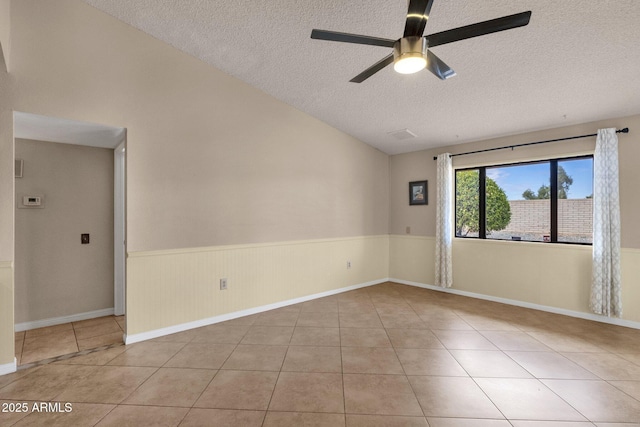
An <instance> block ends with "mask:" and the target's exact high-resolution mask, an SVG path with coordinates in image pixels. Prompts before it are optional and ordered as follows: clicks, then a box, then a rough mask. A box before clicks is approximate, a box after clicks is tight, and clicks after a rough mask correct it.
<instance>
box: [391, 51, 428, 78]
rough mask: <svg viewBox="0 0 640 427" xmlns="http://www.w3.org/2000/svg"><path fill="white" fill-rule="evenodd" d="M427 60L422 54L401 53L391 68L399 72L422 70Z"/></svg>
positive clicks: (406, 72) (409, 72) (410, 72)
mask: <svg viewBox="0 0 640 427" xmlns="http://www.w3.org/2000/svg"><path fill="white" fill-rule="evenodd" d="M426 66H427V60H426V58H425V57H424V56H422V54H419V53H418V54H411V55H403V56H401V57H400V58H398V59H397V60H396V61H395V63H394V64H393V69H394V70H395V71H396V72H397V73H400V74H413V73H417V72H418V71H420V70H423V69H424V68H425V67H426Z"/></svg>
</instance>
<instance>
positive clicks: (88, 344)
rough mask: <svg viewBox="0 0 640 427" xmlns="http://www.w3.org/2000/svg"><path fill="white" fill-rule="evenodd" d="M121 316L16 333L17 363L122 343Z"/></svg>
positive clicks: (122, 324)
mask: <svg viewBox="0 0 640 427" xmlns="http://www.w3.org/2000/svg"><path fill="white" fill-rule="evenodd" d="M123 333H124V316H105V317H98V318H95V319H88V320H82V321H79V322H71V323H64V324H62V325H55V326H48V327H46V328H38V329H31V330H28V331H22V332H16V346H15V349H16V359H17V362H18V366H20V367H21V368H23V367H24V365H30V364H34V363H35V362H41V361H44V360H47V359H51V358H55V357H58V356H62V355H66V354H72V353H77V352H79V351H84V350H89V349H95V348H99V347H104V346H108V345H112V344H118V343H122V335H123Z"/></svg>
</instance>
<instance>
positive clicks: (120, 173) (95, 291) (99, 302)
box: [14, 112, 126, 365]
mask: <svg viewBox="0 0 640 427" xmlns="http://www.w3.org/2000/svg"><path fill="white" fill-rule="evenodd" d="M14 135H15V140H14V152H15V153H16V165H18V164H19V163H20V165H21V166H22V170H21V172H22V175H21V176H22V178H18V174H17V173H16V200H15V203H16V230H15V231H16V251H15V254H16V255H15V265H16V277H15V279H16V280H15V291H16V292H15V294H16V299H15V301H14V306H15V331H16V353H17V354H16V357H17V358H18V364H19V365H24V364H25V363H31V362H34V361H35V360H34V359H35V358H37V357H40V356H37V355H36V353H37V354H39V355H41V357H44V358H49V357H55V356H59V355H62V354H68V353H73V352H74V351H70V350H73V349H74V348H75V349H76V350H75V351H80V350H87V349H89V348H90V347H91V346H95V347H100V346H103V345H105V344H114V343H116V342H119V343H122V341H123V340H122V336H123V334H124V331H125V324H124V314H125V287H126V276H125V274H126V272H125V269H126V265H125V256H126V238H125V236H126V230H125V224H126V220H125V215H126V204H125V195H126V130H125V129H124V128H117V127H112V126H104V125H99V124H94V123H87V122H78V121H72V120H66V119H59V118H53V117H47V116H40V115H34V114H28V113H22V112H14ZM20 155H22V156H23V157H30V160H28V161H27V160H26V159H20V158H19V157H20ZM19 160H20V162H19ZM29 180H31V181H29ZM92 186H94V187H92ZM19 189H20V191H18V190H19ZM45 192H48V193H49V194H40V193H45ZM22 193H24V194H22ZM36 193H39V194H36ZM25 200H26V201H25ZM105 209H106V210H105ZM52 218H53V219H52ZM29 221H30V222H29ZM109 224H112V225H110V226H109ZM107 226H108V227H111V228H112V230H111V231H108V230H109V229H108V228H105V227H107ZM35 260H38V261H39V262H36V261H35ZM27 267H29V268H27ZM110 283H111V284H110ZM48 342H50V343H51V345H50V346H49V345H48V344H47V343H48ZM47 346H48V347H49V348H41V347H47ZM19 347H20V348H19ZM26 350H29V351H26ZM31 350H34V351H31ZM35 350H37V351H35ZM18 353H21V354H20V355H19V354H18ZM25 355H26V357H25Z"/></svg>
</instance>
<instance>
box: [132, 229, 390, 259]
mask: <svg viewBox="0 0 640 427" xmlns="http://www.w3.org/2000/svg"><path fill="white" fill-rule="evenodd" d="M381 238H382V239H388V238H389V234H379V235H373V236H354V237H336V238H328V239H312V240H290V241H282V242H268V243H247V244H238V245H221V246H203V247H197V248H178V249H160V250H154V251H134V252H128V253H127V258H140V257H151V256H163V255H180V254H189V253H204V252H215V251H229V250H235V249H255V248H268V247H272V246H292V245H306V244H309V243H327V242H347V241H350V240H363V239H381Z"/></svg>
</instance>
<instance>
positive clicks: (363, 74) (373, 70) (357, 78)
mask: <svg viewBox="0 0 640 427" xmlns="http://www.w3.org/2000/svg"><path fill="white" fill-rule="evenodd" d="M392 62H393V54H389V55H388V56H385V57H384V58H382V59H381V60H380V61H378V62H376V63H375V64H373V65H372V66H371V67H369V68H367V69H366V70H364V71H363V72H361V73H360V74H358V75H357V76H355V77H354V78H352V79H351V80H349V81H350V82H352V83H362V82H363V81H365V80H367V79H368V78H369V77H371V76H373V75H374V74H375V73H377V72H378V71H380V70H382V69H383V68H384V67H386V66H387V65H389V64H391V63H392Z"/></svg>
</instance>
